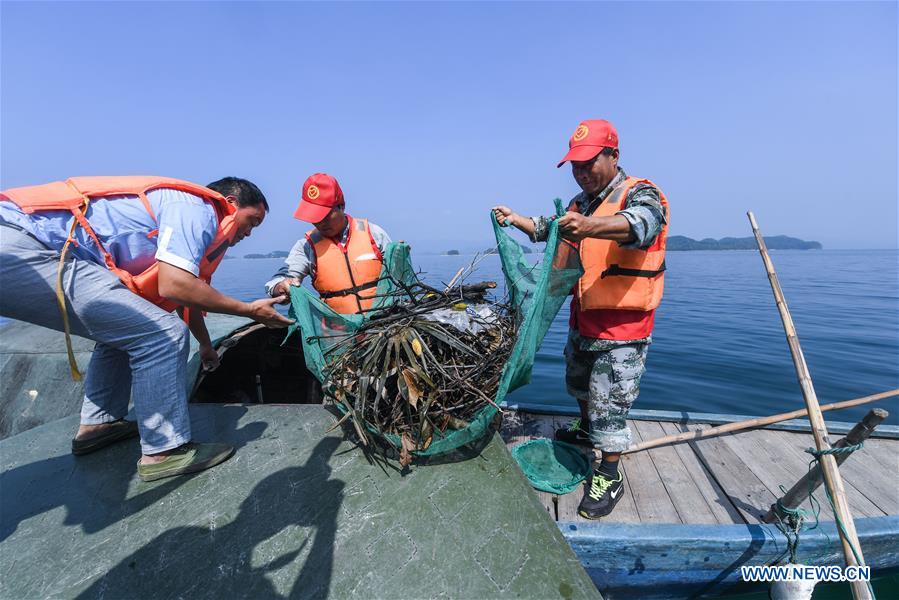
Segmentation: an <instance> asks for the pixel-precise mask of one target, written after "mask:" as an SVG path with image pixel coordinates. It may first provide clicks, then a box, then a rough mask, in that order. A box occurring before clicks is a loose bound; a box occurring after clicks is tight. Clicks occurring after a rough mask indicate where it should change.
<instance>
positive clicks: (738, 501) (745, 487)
mask: <svg viewBox="0 0 899 600" xmlns="http://www.w3.org/2000/svg"><path fill="white" fill-rule="evenodd" d="M686 428H687V430H689V431H697V430H700V429H706V428H708V425H703V424H699V423H688V424H686ZM689 444H690V446H692V447H693V449H694V451H695V452H696V455H697V456H698V457H699V459H700V460H701V461H702V463H703V464H704V465H705V467H706V468H707V469H708V470H709V472H710V473H711V474H712V475H713V476H714V477H715V479H716V480H717V481H718V484H719V485H720V486H721V488H722V489H723V490H724V492H725V493H726V494H727V495H728V497H729V498H730V501H731V502H732V503H733V505H734V506H735V507H736V508H737V510H739V511H740V513H741V514H742V516H743V518H744V519H745V520H746V522H747V523H755V522H757V521H758V520H759V518H760V517H761V516H762V515H764V514H765V513H766V512H768V508H769V507H770V506H771V504H772V503H773V502H774V501H775V500H776V498H775V497H774V494H772V493H771V491H770V490H769V489H768V487H767V486H766V485H765V484H764V483H762V482H761V481H760V480H759V478H758V477H756V476H755V474H754V473H753V472H752V471H750V470H749V468H748V467H747V466H746V464H745V463H744V462H743V459H742V458H741V457H740V455H738V454H737V453H736V452H734V451H733V450H732V449H731V448H730V446H728V445H727V444H726V443H725V442H724V440H722V439H721V438H719V437H713V438H707V439H704V440H694V441H691V442H689Z"/></svg>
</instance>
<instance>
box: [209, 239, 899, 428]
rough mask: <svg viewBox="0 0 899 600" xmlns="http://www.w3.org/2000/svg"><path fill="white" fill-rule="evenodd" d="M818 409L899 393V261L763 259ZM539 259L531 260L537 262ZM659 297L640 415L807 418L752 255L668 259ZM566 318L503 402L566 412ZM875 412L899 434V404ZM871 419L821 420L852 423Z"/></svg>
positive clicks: (260, 278)
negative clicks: (794, 413) (526, 380)
mask: <svg viewBox="0 0 899 600" xmlns="http://www.w3.org/2000/svg"><path fill="white" fill-rule="evenodd" d="M771 257H772V260H773V262H774V266H775V269H776V270H777V274H778V278H779V279H780V283H781V286H782V288H783V290H784V294H785V296H786V300H787V305H788V306H789V308H790V312H791V314H792V316H793V321H794V323H795V325H796V330H797V333H798V335H799V340H800V342H801V344H802V350H803V352H804V354H805V358H806V361H807V363H808V365H809V369H810V371H811V374H812V379H813V381H814V385H815V390H816V392H817V395H818V399H819V401H820V402H821V403H822V404H823V403H827V402H836V401H840V400H848V399H851V398H856V397H859V396H864V395H867V394H873V393H877V392H882V391H885V390H888V389H893V388H897V387H899V281H897V279H899V277H897V270H899V252H897V251H896V250H876V251H871V250H864V251H861V250H815V251H774V252H772V253H771ZM539 258H540V257H539V255H533V260H534V261H537V260H538V259H539ZM471 259H472V257H471V256H464V255H463V256H439V255H427V254H425V255H420V256H416V254H415V252H414V250H413V262H414V264H415V266H416V268H417V269H420V270H421V271H422V279H424V280H426V281H429V282H441V281H443V282H446V281H449V280H450V279H451V278H452V276H453V275H454V274H455V272H456V271H457V270H458V269H459V268H460V267H463V266H466V265H468V264H469V262H471ZM667 263H668V271H667V273H666V276H665V277H666V282H665V297H664V300H663V301H662V305H661V307H660V308H659V310H658V312H657V316H656V325H655V331H654V333H653V344H652V346H651V347H650V351H649V357H648V361H647V371H646V374H645V375H644V377H643V382H642V385H641V391H640V398H639V400H638V402H637V405H636V407H637V408H645V409H659V410H684V411H698V412H715V413H729V414H743V415H746V414H749V415H769V414H775V413H779V412H784V411H788V410H794V409H797V408H803V407H804V402H803V399H802V393H801V391H800V389H799V385H798V383H797V379H796V372H795V370H794V368H793V363H792V360H791V358H790V352H789V348H788V347H787V343H786V338H785V336H784V332H783V326H782V325H781V321H780V317H779V315H778V311H777V307H776V305H775V303H774V296H773V294H772V293H771V287H770V285H769V283H768V279H767V275H766V273H765V269H764V266H763V264H762V261H761V258H760V256H759V254H758V252H756V251H695V252H670V253H669V254H668V257H667ZM281 264H282V261H281V260H280V259H235V260H227V261H225V262H223V263H222V265H221V267H219V270H218V272H217V273H216V276H215V280H214V284H215V285H216V287H218V288H219V289H221V290H222V291H224V292H225V293H228V294H230V295H233V296H235V297H238V298H241V299H244V300H251V299H254V298H257V297H260V294H261V293H262V286H263V284H264V282H265V281H267V280H268V278H269V277H270V276H271V274H272V273H274V272H275V271H276V270H277V269H278V267H279V266H280V265H281ZM484 280H495V281H497V282H498V283H500V285H502V281H503V277H502V271H501V269H500V266H499V258H498V257H496V256H488V257H486V258H484V259H483V261H481V262H480V264H479V266H478V269H477V272H476V273H475V274H474V275H473V276H472V277H470V278H469V279H468V281H469V282H475V281H484ZM567 324H568V306H567V304H566V305H565V306H564V307H563V308H562V310H561V311H560V312H559V315H558V316H557V317H556V320H555V321H554V322H553V325H552V327H551V329H550V330H549V333H548V334H547V336H546V339H545V340H544V342H543V345H542V347H541V348H540V350H539V352H538V354H537V358H536V362H535V365H534V372H533V376H532V379H531V384H530V385H528V386H525V387H523V388H521V389H519V390H516V391H515V392H513V393H512V394H510V395H509V396H508V401H509V402H513V403H518V404H522V405H524V404H528V403H540V404H553V405H560V406H574V400H573V399H572V398H571V397H570V396H568V395H567V394H566V392H565V380H564V370H565V364H564V361H563V358H562V349H563V348H564V346H565V340H566V336H567V332H568V325H567ZM878 406H886V407H888V410H890V413H891V414H890V418H889V422H890V423H892V424H897V423H899V410H897V409H899V402H897V401H896V399H891V400H889V401H886V402H881V403H879V404H878ZM868 408H869V407H866V406H861V407H856V408H851V409H845V410H841V411H836V412H831V413H828V415H827V418H828V419H832V420H840V421H855V420H858V419H859V418H861V417H862V416H864V414H865V412H867V410H868Z"/></svg>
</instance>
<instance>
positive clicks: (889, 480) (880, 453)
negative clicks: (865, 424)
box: [777, 431, 899, 519]
mask: <svg viewBox="0 0 899 600" xmlns="http://www.w3.org/2000/svg"><path fill="white" fill-rule="evenodd" d="M777 433H778V434H779V435H780V436H781V437H782V438H783V439H784V440H785V441H784V444H785V445H786V446H788V447H790V448H791V449H792V451H793V452H794V453H796V454H799V455H801V456H802V457H803V458H804V460H805V461H806V464H808V461H809V460H811V455H809V454H808V453H806V452H805V449H806V448H812V447H814V445H815V441H814V439H813V438H812V436H811V435H810V434H807V433H788V432H786V431H781V432H777ZM831 438H833V436H831ZM897 448H899V444H897V442H896V441H895V440H866V441H865V446H864V448H862V449H861V450H859V451H857V452H855V453H854V455H853V456H850V457H849V458H848V459H846V462H844V463H843V464H842V465H840V474H841V475H842V476H843V480H844V487H846V488H847V494H848V495H849V506H850V508H851V509H852V511H853V514H855V513H856V512H858V513H862V514H864V513H867V512H870V510H869V507H870V504H873V505H874V506H875V507H876V511H874V514H873V515H871V516H883V515H884V514H886V515H895V514H899V489H897V486H896V484H895V482H896V481H899V468H897V453H896V449H897ZM858 496H862V497H863V498H864V499H865V500H867V501H868V502H865V501H864V500H861V501H860V500H858ZM869 502H870V504H869ZM822 504H828V503H827V501H826V497H823V498H822ZM827 508H828V511H827V514H828V515H829V516H828V517H827V518H830V519H832V518H833V516H832V515H833V512H832V511H830V510H829V508H830V507H829V506H828V507H827ZM823 514H824V511H823V509H822V515H823Z"/></svg>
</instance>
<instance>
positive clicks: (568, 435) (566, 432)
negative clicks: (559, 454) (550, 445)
mask: <svg viewBox="0 0 899 600" xmlns="http://www.w3.org/2000/svg"><path fill="white" fill-rule="evenodd" d="M553 437H555V439H556V440H557V441H559V442H565V443H566V444H574V445H575V446H587V447H589V448H592V447H593V442H592V441H590V433H589V432H588V431H586V430H584V429H581V420H580V419H575V420H573V421H572V422H571V423H569V424H568V426H567V427H565V428H564V429H556V433H555V435H554V436H553Z"/></svg>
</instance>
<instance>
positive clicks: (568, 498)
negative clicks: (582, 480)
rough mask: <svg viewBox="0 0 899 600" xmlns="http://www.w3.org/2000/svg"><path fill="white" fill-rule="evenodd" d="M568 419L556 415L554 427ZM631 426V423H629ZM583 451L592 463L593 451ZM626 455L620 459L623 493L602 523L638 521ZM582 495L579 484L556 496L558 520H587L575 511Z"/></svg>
mask: <svg viewBox="0 0 899 600" xmlns="http://www.w3.org/2000/svg"><path fill="white" fill-rule="evenodd" d="M569 421H570V419H569V418H568V417H562V416H559V417H556V422H555V424H556V428H559V427H564V426H566V425H567V424H568V422H569ZM631 426H633V424H632V423H631ZM584 453H585V454H586V456H587V459H588V460H589V461H590V462H591V463H592V462H593V451H592V450H590V449H587V448H585V449H584ZM626 459H627V456H623V457H622V461H621V473H622V475H623V477H624V493H623V494H622V496H621V500H619V501H618V505H617V506H615V510H614V511H613V512H612V514H610V515H609V516H607V517H604V518H603V519H602V521H603V522H604V523H639V522H640V515H639V514H638V513H637V507H636V505H635V504H634V497H633V494H632V493H631V491H630V483H628V478H627V469H628V467H627V464H628V461H627V460H626ZM583 495H584V485H581V486H579V487H578V488H577V489H576V490H574V491H573V492H571V493H570V494H565V495H560V496H559V497H558V502H559V504H558V511H559V521H586V522H589V519H585V518H584V517H582V516H580V515H579V514H578V512H577V509H578V505H580V503H581V498H582V497H583Z"/></svg>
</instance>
